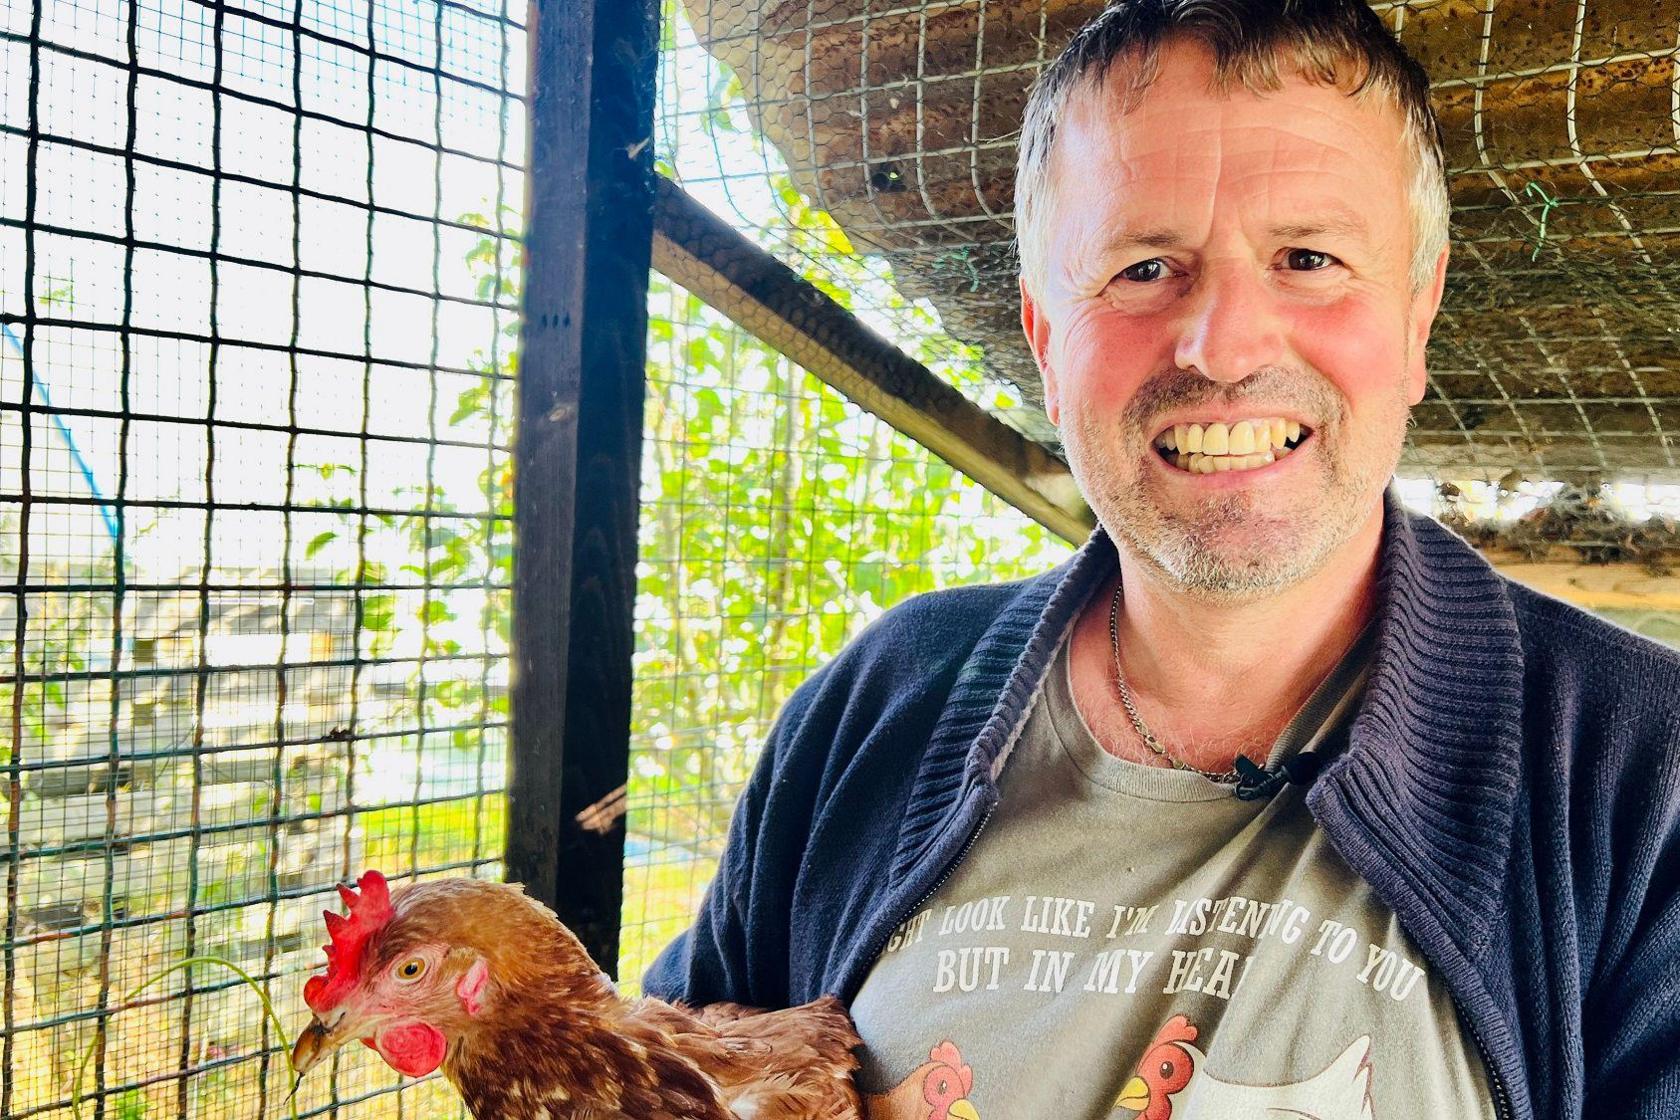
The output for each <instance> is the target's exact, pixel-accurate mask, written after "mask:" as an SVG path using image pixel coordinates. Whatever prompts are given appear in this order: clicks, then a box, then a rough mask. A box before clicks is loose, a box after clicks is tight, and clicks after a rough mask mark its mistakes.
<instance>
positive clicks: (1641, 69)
mask: <svg viewBox="0 0 1680 1120" xmlns="http://www.w3.org/2000/svg"><path fill="white" fill-rule="evenodd" d="M681 6H682V9H683V14H684V16H685V20H684V22H683V26H682V27H681V28H680V29H679V30H678V31H677V36H678V40H677V42H678V44H679V49H684V50H688V51H689V52H690V53H691V54H693V55H694V56H695V57H696V63H695V65H696V67H697V70H698V73H697V76H696V78H695V79H694V83H693V84H694V88H695V89H696V90H699V91H702V92H701V95H700V96H696V97H691V98H688V99H685V100H682V101H681V102H680V103H676V102H671V101H667V103H666V104H665V106H664V110H663V121H664V127H665V128H666V129H667V130H668V129H670V128H671V127H674V126H675V125H676V122H678V121H681V120H690V119H691V120H692V121H693V123H694V126H695V127H696V128H698V129H700V130H702V131H703V132H704V134H705V135H706V136H707V137H708V138H709V139H710V141H711V143H710V144H709V145H705V144H699V143H696V144H692V145H689V146H687V147H686V148H685V149H684V150H683V151H682V152H681V153H680V154H679V155H678V156H677V157H676V158H675V159H673V160H672V161H670V164H669V166H668V171H669V172H670V173H671V174H672V175H674V176H675V177H676V178H677V179H678V180H679V181H680V182H681V183H682V184H683V185H684V186H685V188H686V189H688V190H689V191H690V192H691V193H694V194H695V195H696V196H697V197H699V198H701V199H702V200H703V201H706V202H707V203H708V205H711V206H712V207H713V208H714V209H715V210H718V211H719V212H720V213H723V214H726V215H729V216H731V220H734V221H738V222H739V223H740V224H741V225H742V226H743V227H744V228H747V229H751V230H753V231H754V232H755V235H756V236H757V237H759V238H760V240H761V241H762V242H763V243H765V244H768V245H777V246H780V247H782V251H785V252H787V253H790V254H793V255H796V256H797V257H799V258H800V260H801V261H802V264H803V267H804V269H805V270H806V271H807V272H808V273H810V274H811V275H813V276H814V277H822V278H826V279H828V280H829V281H830V282H831V283H833V284H834V285H835V286H837V287H842V288H845V287H853V286H854V285H853V284H852V283H851V279H852V277H854V276H855V275H856V274H857V273H858V271H859V270H867V271H869V272H870V273H871V274H873V275H876V276H878V277H880V278H882V279H883V281H884V282H885V283H884V286H882V287H881V288H879V289H878V290H880V291H882V292H886V291H887V290H888V289H890V291H891V296H890V297H889V298H888V299H873V298H868V297H865V298H863V299H862V302H863V303H864V304H865V305H866V306H865V308H864V310H866V311H868V312H870V313H872V314H873V315H875V316H877V317H878V318H882V319H886V320H890V321H891V322H892V325H893V328H894V330H895V332H896V337H905V336H906V335H907V334H909V333H912V332H918V330H919V333H920V334H921V335H922V336H923V337H932V336H938V335H939V334H940V332H941V331H943V332H944V337H946V338H948V339H950V340H956V342H957V343H958V344H967V345H971V346H974V347H977V348H978V350H979V355H980V356H979V360H978V361H976V362H975V363H974V368H973V369H971V370H969V371H968V372H967V374H966V376H965V378H964V381H963V384H964V387H965V388H966V389H967V390H968V391H969V392H970V393H971V395H973V396H974V397H975V399H976V400H977V401H978V402H979V403H981V404H982V405H983V406H985V407H988V408H990V409H992V410H993V411H995V412H997V413H998V414H999V415H1001V416H1002V417H1003V418H1005V419H1006V420H1007V421H1008V422H1010V423H1012V424H1014V425H1015V426H1016V427H1018V428H1020V429H1021V430H1022V431H1023V432H1025V433H1027V434H1028V435H1030V436H1032V437H1034V438H1036V439H1039V440H1041V441H1043V442H1045V443H1046V444H1049V445H1054V444H1055V441H1056V433H1055V431H1054V429H1053V428H1052V427H1051V426H1050V425H1049V424H1048V422H1047V421H1046V420H1045V418H1044V416H1043V411H1042V398H1041V391H1040V387H1039V384H1038V376H1037V373H1036V370H1035V368H1034V366H1033V363H1032V360H1031V357H1030V355H1029V354H1028V352H1027V350H1026V347H1025V344H1024V341H1023V339H1022V337H1021V332H1020V326H1019V321H1018V310H1017V308H1018V301H1017V299H1016V296H1015V276H1016V261H1015V256H1014V252H1013V247H1012V238H1013V235H1014V225H1013V216H1012V206H1013V179H1014V165H1015V158H1016V143H1017V140H1018V137H1019V130H1020V118H1021V111H1022V108H1023V106H1024V103H1025V96H1026V90H1027V88H1028V87H1029V85H1030V83H1031V82H1032V80H1033V78H1034V77H1035V75H1036V74H1037V73H1038V72H1039V71H1040V70H1041V69H1042V68H1043V67H1044V66H1045V65H1046V64H1047V62H1048V61H1050V60H1051V59H1053V58H1054V57H1055V55H1056V54H1057V53H1058V52H1059V51H1060V49H1061V47H1062V46H1063V45H1064V44H1065V43H1066V42H1067V41H1068V39H1069V38H1070V36H1071V35H1072V33H1073V31H1074V30H1075V29H1076V28H1078V27H1079V26H1080V25H1082V24H1083V23H1084V22H1085V21H1087V20H1088V19H1090V18H1091V17H1093V16H1094V15H1096V14H1097V12H1098V11H1100V10H1101V7H1102V0H681ZM1372 6H1373V8H1374V9H1375V10H1376V11H1377V12H1378V13H1379V14H1380V15H1381V16H1382V18H1383V19H1384V20H1385V21H1386V22H1387V23H1388V25H1389V26H1390V27H1391V28H1393V29H1394V30H1395V31H1396V32H1397V34H1398V35H1399V38H1400V40H1401V42H1402V43H1404V44H1405V45H1406V46H1407V47H1408V48H1409V49H1410V50H1412V52H1413V53H1414V54H1415V55H1416V57H1418V59H1419V60H1420V61H1421V62H1422V63H1423V65H1424V66H1425V68H1426V69H1427V70H1428V71H1429V73H1430V75H1431V77H1432V80H1433V97H1434V99H1435V102H1436V106H1437V110H1438V112H1439V114H1440V118H1441V123H1442V126H1443V130H1444V133H1445V139H1446V150H1447V161H1448V165H1449V181H1450V185H1451V192H1452V197H1453V204H1454V223H1453V226H1454V228H1453V234H1454V237H1453V266H1452V269H1451V271H1450V273H1449V281H1448V287H1447V293H1446V297H1445V301H1444V305H1443V309H1442V312H1441V316H1440V318H1439V320H1438V322H1437V325H1436V330H1435V333H1434V337H1433V339H1432V341H1431V344H1430V353H1429V362H1430V368H1431V378H1430V384H1429V389H1428V395H1427V398H1426V399H1425V400H1424V402H1423V403H1422V404H1421V405H1420V406H1418V408H1417V409H1415V411H1414V421H1415V423H1414V427H1413V429H1412V431H1411V433H1410V438H1409V440H1408V443H1407V449H1406V455H1405V459H1404V461H1403V467H1404V468H1405V469H1407V470H1410V471H1413V472H1416V473H1428V474H1432V475H1440V476H1443V477H1450V478H1475V479H1483V480H1488V481H1491V480H1494V479H1498V478H1500V477H1502V476H1504V475H1506V474H1507V473H1508V472H1510V471H1511V470H1513V469H1516V470H1518V471H1520V472H1523V473H1525V474H1527V475H1528V476H1529V477H1532V478H1539V479H1568V480H1572V481H1578V482H1585V481H1592V480H1597V479H1605V480H1617V479H1636V480H1658V481H1661V480H1667V481H1671V482H1672V481H1677V480H1680V469H1677V460H1676V454H1677V453H1680V447H1677V446H1676V439H1677V435H1680V359H1677V358H1676V349H1677V347H1676V343H1677V337H1676V331H1677V329H1680V328H1677V326H1676V324H1677V322H1680V299H1677V297H1676V293H1677V291H1680V255H1677V252H1676V249H1677V247H1680V147H1677V142H1680V70H1677V67H1676V58H1677V47H1680V6H1677V5H1676V4H1674V3H1672V2H1668V0H1663V2H1659V3H1650V2H1648V0H1562V2H1557V0H1411V2H1409V3H1394V2H1387V0H1384V2H1375V3H1373V5H1372ZM744 137H750V138H751V140H750V142H744V141H743V138H744ZM778 183H785V184H787V185H789V186H791V187H792V188H793V189H794V191H796V192H798V193H799V194H802V195H804V196H805V197H806V198H808V199H809V200H810V202H811V208H812V209H814V210H818V211H821V212H822V213H823V214H825V215H826V216H827V217H828V218H829V219H832V222H831V223H825V224H824V225H823V228H822V229H821V230H818V229H817V228H816V227H815V226H813V224H812V221H811V219H810V216H809V214H808V213H806V212H804V211H803V210H802V209H801V208H800V206H799V205H797V204H795V203H794V202H792V197H793V196H792V194H790V192H787V191H779V190H776V189H774V185H775V184H778ZM767 184H770V185H771V187H770V189H767V186H766V185H767ZM895 301H896V302H897V303H900V304H902V303H914V304H916V305H917V306H920V307H923V308H926V309H929V310H931V311H932V312H934V313H936V315H937V321H938V327H937V328H934V329H930V328H929V327H928V325H927V324H926V322H925V321H923V320H919V319H916V318H915V317H913V316H907V315H906V314H905V313H904V312H903V311H902V309H898V308H895V307H893V306H891V305H890V304H891V303H892V302H895Z"/></svg>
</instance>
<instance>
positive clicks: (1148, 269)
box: [1120, 257, 1167, 284]
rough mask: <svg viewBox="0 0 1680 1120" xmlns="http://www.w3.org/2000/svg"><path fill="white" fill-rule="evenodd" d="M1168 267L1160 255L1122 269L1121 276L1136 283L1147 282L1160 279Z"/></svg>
mask: <svg viewBox="0 0 1680 1120" xmlns="http://www.w3.org/2000/svg"><path fill="white" fill-rule="evenodd" d="M1166 268H1167V266H1166V264H1165V263H1163V262H1162V261H1161V259H1160V258H1159V257H1150V258H1149V259H1148V260H1146V261H1139V262H1138V263H1136V264H1134V265H1132V266H1131V267H1129V268H1123V269H1121V270H1120V276H1121V278H1122V279H1124V280H1130V281H1131V282H1132V283H1134V284H1147V283H1149V282H1150V281H1151V280H1159V279H1160V278H1161V277H1162V276H1163V275H1165V273H1166Z"/></svg>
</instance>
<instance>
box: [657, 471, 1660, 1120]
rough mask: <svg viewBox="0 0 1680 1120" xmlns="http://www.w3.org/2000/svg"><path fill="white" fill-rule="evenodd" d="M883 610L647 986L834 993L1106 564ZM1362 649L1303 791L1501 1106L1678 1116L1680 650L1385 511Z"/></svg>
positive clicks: (990, 763) (731, 995)
mask: <svg viewBox="0 0 1680 1120" xmlns="http://www.w3.org/2000/svg"><path fill="white" fill-rule="evenodd" d="M1115 563H1116V560H1115V553H1114V547H1113V545H1112V543H1111V542H1110V541H1109V540H1108V538H1107V537H1106V536H1105V535H1104V534H1103V533H1102V532H1101V531H1100V530H1099V531H1098V532H1097V533H1096V534H1094V535H1093V536H1092V538H1091V539H1090V541H1089V542H1087V543H1086V545H1085V546H1084V547H1083V548H1081V549H1080V550H1079V552H1078V553H1077V554H1076V555H1074V556H1073V557H1072V558H1071V559H1069V560H1068V561H1067V562H1065V563H1063V564H1062V565H1060V566H1059V567H1057V568H1055V569H1054V570H1052V571H1050V572H1047V573H1045V574H1044V575H1042V576H1038V577H1036V578H1033V579H1030V580H1026V581H1023V582H1019V583H1013V584H1004V585H995V586H982V587H971V588H959V589H955V590H950V591H942V592H937V593H934V594H930V595H924V596H920V597H917V598H915V599H913V600H910V601H909V602H906V603H904V604H902V605H900V606H898V607H896V608H895V609H893V610H891V611H889V612H888V613H887V614H886V615H884V616H883V617H882V618H880V619H879V620H877V621H876V622H875V623H874V624H873V625H871V626H870V627H869V628H868V629H866V630H865V631H864V632H863V633H862V634H861V635H859V636H858V638H857V639H856V640H854V641H853V642H852V643H851V644H850V645H849V646H848V647H847V648H846V649H845V650H844V651H842V652H841V653H840V654H839V655H838V656H837V657H835V658H834V660H833V661H831V662H829V663H828V664H827V665H825V666H824V667H823V668H822V669H820V670H819V671H818V672H817V673H815V674H814V675H813V676H812V677H811V678H810V679H809V680H807V681H806V682H805V683H804V684H803V685H802V686H801V687H800V688H799V690H798V691H797V692H796V694H795V695H794V696H793V698H792V699H790V700H789V702H788V703H787V705H786V706H785V708H784V709H783V711H782V713H781V715H780V717H779V718H778V720H777V723H776V726H775V729H774V731H773V732H772V734H771V736H770V740H769V743H768V744H767V747H766V749H765V752H764V754H763V757H762V758H761V759H760V761H759V764H758V766H757V769H756V770H755V771H754V773H753V776H752V779H751V781H750V782H749V783H748V785H747V788H746V790H745V792H744V793H743V794H742V797H741V801H740V804H739V806H738V807H737V809H736V813H735V817H734V820H733V822H732V824H731V826H730V830H729V839H728V844H727V847H726V850H725V852H724V856H723V861H722V864H721V865H720V867H719V870H718V875H717V878H716V880H715V881H714V882H713V883H712V886H711V888H710V889H709V890H708V892H707V895H706V898H705V901H704V903H703V904H702V907H701V911H700V913H699V915H698V916H697V918H696V920H695V924H694V926H693V928H691V929H689V930H688V931H687V932H685V933H683V934H682V935H681V936H680V937H678V938H677V939H676V940H675V941H674V942H672V944H671V945H670V946H669V947H667V948H666V950H665V951H664V952H663V953H662V954H661V955H660V957H659V959H658V960H657V961H655V962H654V964H653V967H652V969H651V970H650V971H649V972H648V974H647V977H646V979H645V981H644V984H645V988H646V990H647V991H648V992H649V993H650V994H655V995H661V996H664V997H666V998H671V999H683V1000H687V1001H689V1002H690V1003H709V1002H713V1001H716V1000H733V1001H737V1002H740V1003H746V1004H751V1005H756V1006H760V1007H783V1006H788V1005H790V1004H794V1003H801V1002H804V1001H806V1000H810V999H814V998H816V997H817V996H819V995H821V994H823V993H825V992H833V993H835V994H837V995H839V996H840V998H841V999H842V1000H846V1001H848V1002H849V1001H850V1000H851V999H852V997H853V996H855V995H856V994H857V990H858V988H859V987H860V986H861V984H862V983H863V979H864V977H865V975H866V974H867V973H868V971H869V969H870V967H871V966H872V964H873V963H874V960H875V958H876V957H877V956H878V955H879V952H880V949H881V947H882V946H883V944H884V943H885V942H886V940H887V937H888V935H889V934H890V933H891V931H892V930H893V928H894V927H895V926H896V925H897V924H898V923H899V922H900V921H901V920H902V919H904V918H905V917H907V916H909V915H910V914H911V913H913V912H914V911H915V910H916V909H917V907H918V906H919V905H920V904H921V902H922V900H923V899H925V898H926V897H928V896H929V895H930V894H931V893H932V892H933V891H934V889H935V888H936V887H937V886H938V885H939V884H940V883H941V882H942V881H943V879H944V877H945V876H946V875H948V874H949V872H950V870H951V869H952V868H953V867H954V866H955V865H956V864H957V862H958V861H959V860H960V859H961V858H962V856H963V855H964V854H965V852H966V850H967V846H968V844H969V843H971V841H972V838H973V837H974V835H975V833H976V832H977V831H978V829H979V827H980V825H981V824H982V823H983V821H984V820H985V818H986V816H987V814H988V813H990V811H991V810H992V808H993V806H995V805H996V803H997V799H998V789H997V774H998V770H999V768H1000V766H1001V761H1000V759H1001V757H1002V753H1001V752H1002V748H1003V746H1004V744H1005V743H1006V742H1007V741H1008V740H1009V738H1010V737H1011V736H1012V735H1013V734H1014V733H1015V732H1016V730H1017V729H1018V725H1019V724H1020V723H1021V721H1022V720H1023V719H1024V717H1025V714H1026V710H1027V705H1028V703H1029V701H1030V699H1031V697H1032V696H1033V694H1034V692H1035V689H1036V686H1037V683H1038V681H1039V679H1040V677H1042V675H1043V674H1044V672H1045V670H1046V668H1047V667H1048V665H1049V662H1050V655H1051V653H1052V651H1053V648H1054V643H1055V641H1056V637H1057V635H1059V634H1060V633H1061V632H1062V630H1063V628H1064V626H1065V625H1066V624H1067V622H1068V621H1069V619H1070V618H1071V617H1072V615H1073V614H1074V612H1076V611H1077V610H1078V608H1079V605H1080V604H1081V603H1083V602H1084V601H1085V599H1086V598H1087V597H1088V595H1089V594H1090V592H1091V591H1092V589H1093V588H1094V587H1096V586H1097V585H1098V584H1099V583H1100V582H1101V581H1102V580H1103V579H1104V578H1105V577H1106V576H1108V575H1109V574H1110V573H1112V572H1113V570H1114V567H1115ZM1380 565H1381V567H1380V573H1379V599H1378V608H1377V609H1378V611H1379V613H1380V620H1379V623H1378V626H1379V634H1378V648H1377V654H1376V663H1375V666H1374V667H1373V670H1372V673H1371V677H1370V680H1369V683H1368V685H1367V690H1366V694H1365V697H1364V699H1363V701H1362V703H1361V706H1360V709H1359V711H1358V714H1357V715H1356V716H1355V719H1354V723H1353V725H1352V727H1351V729H1350V733H1349V739H1348V745H1347V747H1346V749H1345V750H1344V751H1343V752H1342V753H1341V754H1340V755H1339V756H1338V757H1337V758H1336V759H1335V760H1334V761H1333V762H1331V763H1330V764H1329V765H1328V766H1327V767H1326V768H1325V770H1324V772H1323V773H1322V774H1321V776H1320V777H1319V779H1318V781H1317V782H1316V783H1315V784H1314V786H1313V787H1312V789H1311V790H1310V791H1309V793H1308V797H1307V804H1308V806H1309V807H1310V808H1311V810H1312V812H1313V815H1314V816H1315V817H1316V818H1317V820H1318V821H1319V823H1320V825H1321V826H1322V827H1323V828H1324V830H1325V832H1326V834H1327V835H1328V838H1329V839H1330V841H1331V843H1332V844H1333V845H1334V846H1335V848H1336V850H1337V851H1338V852H1340V853H1341V855H1342V857H1343V858H1344V859H1346V860H1347V862H1348V863H1349V864H1350V865H1351V866H1352V867H1353V868H1354V870H1356V871H1357V872H1358V873H1359V874H1360V875H1361V876H1363V877H1364V878H1365V879H1366V880H1367V881H1368V882H1369V883H1370V884H1371V885H1372V887H1373V888H1374V889H1375V890H1376V891H1377V893H1378V894H1379V895H1380V896H1381V897H1382V898H1383V899H1384V901H1385V902H1387V904H1388V905H1389V906H1390V907H1392V908H1393V910H1394V911H1395V912H1396V914H1398V915H1399V918H1400V920H1401V922H1402V923H1403V925H1404V926H1405V928H1406V930H1407V932H1408V933H1409V934H1410V935H1411V937H1412V938H1413V940H1415V941H1416V942H1417V944H1418V946H1419V948H1420V949H1421V950H1422V951H1423V952H1424V954H1425V955H1426V956H1427V957H1428V958H1429V960H1430V961H1431V963H1432V964H1433V965H1434V967H1435V970H1436V971H1437V973H1438V974H1439V975H1440V976H1441V977H1442V979H1443V980H1444V981H1445V982H1446V984H1447V985H1448V987H1449V988H1450V990H1451V991H1452V993H1453V995H1454V997H1455V999H1456V1000H1457V1001H1458V1004H1459V1008H1460V1011H1461V1012H1462V1014H1463V1017H1464V1019H1465V1022H1466V1023H1467V1024H1468V1026H1469V1028H1470V1032H1471V1034H1472V1036H1473V1037H1474V1038H1475V1040H1476V1042H1477V1044H1478V1045H1479V1046H1480V1047H1481V1049H1482V1052H1483V1055H1484V1057H1485V1058H1486V1060H1487V1063H1488V1066H1489V1069H1490V1072H1491V1073H1492V1075H1493V1078H1494V1082H1495V1096H1496V1104H1497V1105H1498V1106H1499V1109H1500V1114H1501V1115H1502V1116H1509V1117H1513V1118H1527V1117H1557V1118H1563V1117H1569V1118H1575V1117H1584V1116H1590V1117H1592V1118H1595V1120H1596V1118H1614V1120H1629V1118H1642V1117H1649V1118H1656V1117H1665V1118H1666V1117H1680V655H1677V654H1676V653H1675V652H1674V651H1671V650H1669V649H1667V648H1665V647H1663V646H1660V645H1658V644H1657V643H1655V642H1652V641H1649V640H1647V639H1645V638H1641V637H1639V636H1637V635H1635V634H1632V633H1630V632H1628V631H1626V630H1623V629H1621V628H1619V627H1617V626H1614V625H1612V624H1610V623H1608V622H1605V621H1602V620H1600V619H1597V618H1594V617H1593V616H1591V615H1589V614H1586V613H1585V612H1583V611H1581V610H1579V609H1577V608H1575V607H1572V606H1570V605H1568V604H1566V603H1563V602H1561V601H1559V600H1556V599H1552V598H1549V597H1547V596H1545V595H1541V594H1539V593H1537V592H1534V591H1531V590H1528V589H1526V588H1524V587H1522V586H1521V585H1519V584H1516V583H1513V582H1511V581H1510V580H1508V579H1506V578H1504V577H1503V576H1501V575H1499V574H1498V573H1497V572H1495V571H1494V570H1493V569H1492V568H1491V567H1490V566H1489V565H1488V564H1487V562H1486V561H1485V560H1483V559H1482V557H1481V556H1480V555H1479V554H1478V553H1477V552H1476V551H1475V550H1474V549H1472V548H1471V547H1470V546H1469V545H1467V544H1465V543H1464V542H1463V541H1462V540H1461V539H1459V538H1458V537H1456V536H1454V535H1453V534H1452V533H1450V532H1449V531H1448V530H1446V529H1445V528H1444V527H1442V526H1441V525H1440V524H1439V523H1437V522H1435V521H1433V520H1431V519H1429V518H1427V517H1422V516H1418V515H1415V514H1411V513H1408V512H1407V511H1405V510H1404V509H1403V508H1402V507H1401V506H1400V505H1399V503H1398V501H1397V499H1396V498H1395V496H1394V493H1393V491H1392V490H1391V491H1390V492H1389V494H1388V495H1387V496H1386V497H1385V521H1384V533H1383V543H1382V550H1381V559H1380Z"/></svg>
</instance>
